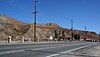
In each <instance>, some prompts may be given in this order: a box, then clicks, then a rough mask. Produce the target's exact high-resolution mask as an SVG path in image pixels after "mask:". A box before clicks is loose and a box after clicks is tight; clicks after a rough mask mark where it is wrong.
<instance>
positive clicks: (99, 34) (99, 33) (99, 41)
mask: <svg viewBox="0 0 100 57" xmlns="http://www.w3.org/2000/svg"><path fill="white" fill-rule="evenodd" d="M99 42H100V32H99Z"/></svg>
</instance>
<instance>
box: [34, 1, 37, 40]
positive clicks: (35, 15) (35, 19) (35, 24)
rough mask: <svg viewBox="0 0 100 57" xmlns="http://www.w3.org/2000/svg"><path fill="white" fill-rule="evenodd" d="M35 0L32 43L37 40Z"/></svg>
mask: <svg viewBox="0 0 100 57" xmlns="http://www.w3.org/2000/svg"><path fill="white" fill-rule="evenodd" d="M36 2H37V1H36V0H34V42H36V41H37V39H36V13H37V11H36Z"/></svg>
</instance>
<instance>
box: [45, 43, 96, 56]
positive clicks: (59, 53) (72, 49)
mask: <svg viewBox="0 0 100 57" xmlns="http://www.w3.org/2000/svg"><path fill="white" fill-rule="evenodd" d="M94 45H95V44H94ZM88 46H91V45H86V46H82V47H79V48H76V49H72V50H68V51H64V52H60V53H59V54H52V55H49V56H46V57H54V56H58V55H60V54H64V53H68V52H72V51H75V50H79V49H82V48H85V47H88Z"/></svg>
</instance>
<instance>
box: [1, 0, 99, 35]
mask: <svg viewBox="0 0 100 57" xmlns="http://www.w3.org/2000/svg"><path fill="white" fill-rule="evenodd" d="M33 10H34V0H0V13H1V14H5V15H7V16H10V17H12V18H14V19H16V20H20V21H22V22H26V23H33V14H32V12H33ZM37 10H38V13H37V23H39V24H44V23H48V22H54V23H56V24H59V25H60V26H62V27H65V28H70V27H71V26H70V20H71V19H73V21H74V29H78V30H84V27H85V26H87V30H88V31H95V32H97V33H98V32H99V31H100V30H99V29H100V26H99V25H100V0H38V3H37Z"/></svg>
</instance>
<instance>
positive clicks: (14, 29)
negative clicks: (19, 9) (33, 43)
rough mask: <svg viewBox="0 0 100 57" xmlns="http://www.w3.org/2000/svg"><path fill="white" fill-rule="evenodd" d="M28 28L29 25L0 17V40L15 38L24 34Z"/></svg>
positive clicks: (3, 16)
mask: <svg viewBox="0 0 100 57" xmlns="http://www.w3.org/2000/svg"><path fill="white" fill-rule="evenodd" d="M30 27H31V26H30V25H29V24H26V23H22V22H20V21H17V20H14V19H13V18H10V17H8V16H5V15H0V39H7V38H8V36H12V37H13V38H16V37H17V36H21V35H23V34H25V33H26V32H27V31H28V30H29V28H30Z"/></svg>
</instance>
